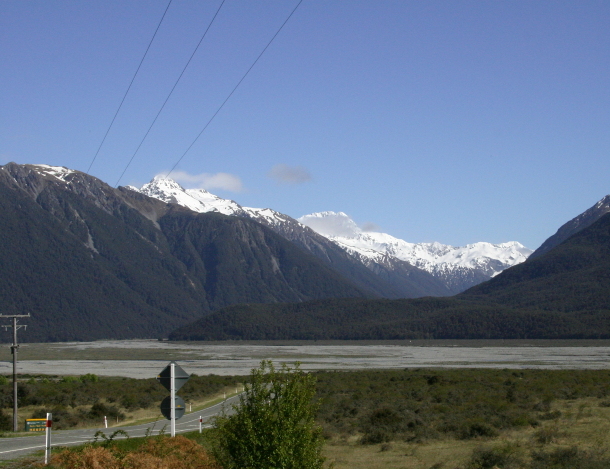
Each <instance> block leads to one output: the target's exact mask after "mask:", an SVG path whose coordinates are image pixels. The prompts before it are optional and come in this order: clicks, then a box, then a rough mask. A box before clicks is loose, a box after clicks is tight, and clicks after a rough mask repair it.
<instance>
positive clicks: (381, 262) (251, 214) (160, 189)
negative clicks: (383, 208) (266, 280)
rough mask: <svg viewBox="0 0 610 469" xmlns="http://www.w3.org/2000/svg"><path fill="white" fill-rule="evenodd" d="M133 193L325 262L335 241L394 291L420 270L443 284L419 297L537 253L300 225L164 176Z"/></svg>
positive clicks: (330, 224)
mask: <svg viewBox="0 0 610 469" xmlns="http://www.w3.org/2000/svg"><path fill="white" fill-rule="evenodd" d="M130 189H132V190H136V191H138V192H141V193H142V194H145V195H148V196H150V197H154V198H156V199H159V200H162V201H164V202H168V203H176V204H179V205H182V206H184V207H187V208H189V209H191V210H193V211H195V212H219V213H222V214H225V215H231V216H239V217H245V218H250V219H253V220H255V221H258V222H259V223H262V224H264V225H266V226H267V227H269V228H271V229H273V230H274V231H276V232H277V233H279V234H281V235H282V236H284V237H285V238H287V239H289V240H291V241H293V242H297V243H298V244H300V245H301V246H302V247H304V248H306V249H308V250H310V251H311V252H312V253H314V254H315V255H317V256H318V257H320V258H322V259H325V258H326V259H328V257H329V252H328V251H329V249H330V247H329V245H328V244H326V243H324V242H325V241H327V242H328V241H330V243H332V244H333V245H335V246H337V247H339V248H340V249H341V250H342V251H344V252H345V253H347V254H348V255H349V257H350V258H352V259H355V260H357V261H358V263H360V264H361V265H364V266H366V267H367V268H368V269H369V270H370V271H372V272H374V273H375V274H377V276H381V277H383V278H384V279H385V281H386V282H389V283H391V284H393V285H394V287H395V288H397V287H399V286H400V285H401V284H402V283H404V282H405V279H409V278H413V277H414V276H417V274H418V273H417V270H422V271H424V272H426V273H428V274H430V275H431V276H432V277H433V278H435V279H437V280H438V281H439V285H431V284H430V283H429V282H430V279H427V280H426V281H425V282H424V281H423V280H421V279H420V280H418V282H419V284H422V282H423V283H424V284H426V285H427V286H426V287H425V288H423V287H422V290H421V291H420V292H419V293H415V294H414V292H410V294H409V296H421V295H449V294H452V293H458V292H460V291H463V290H465V289H466V288H469V287H471V286H473V285H476V284H478V283H481V282H483V281H485V280H488V279H489V278H491V277H493V276H495V275H497V274H498V273H500V272H501V271H503V270H504V269H506V268H508V267H511V266H513V265H516V264H519V263H521V262H523V261H524V260H525V259H526V258H527V256H529V254H530V253H531V252H532V251H531V250H529V249H527V248H526V247H524V246H523V245H521V244H520V243H518V242H510V243H502V244H491V243H485V242H480V243H475V244H470V245H467V246H463V247H454V246H448V245H444V244H440V243H419V244H414V243H409V242H407V241H403V240H401V239H398V238H395V237H393V236H391V235H388V234H384V233H373V232H364V231H362V230H361V229H360V228H359V227H358V226H357V225H356V223H354V221H353V220H352V219H350V218H349V217H348V216H347V215H346V214H344V213H341V212H339V213H335V212H323V213H315V214H311V215H306V216H303V217H301V218H299V219H298V220H295V219H293V218H291V217H289V216H287V215H284V214H282V213H279V212H276V211H275V210H272V209H269V208H265V209H258V208H251V207H242V206H241V205H239V204H238V203H236V202H235V201H233V200H227V199H222V198H220V197H217V196H215V195H214V194H211V193H210V192H208V191H206V190H204V189H184V188H183V187H182V186H180V184H178V183H176V182H175V181H173V180H172V179H168V178H165V177H160V176H157V177H155V178H154V179H153V180H152V181H151V182H150V183H148V184H145V185H144V186H142V187H141V188H140V189H137V188H134V187H130ZM335 255H336V253H335ZM352 268H353V267H352ZM348 271H349V268H347V267H346V268H344V269H343V273H345V272H348ZM396 294H398V295H404V292H401V293H394V294H393V295H391V296H395V295H396ZM386 295H387V293H386Z"/></svg>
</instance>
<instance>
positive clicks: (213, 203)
mask: <svg viewBox="0 0 610 469" xmlns="http://www.w3.org/2000/svg"><path fill="white" fill-rule="evenodd" d="M136 190H137V191H138V192H141V193H142V194H145V195H148V196H149V197H154V198H155V199H159V200H162V201H163V202H166V203H173V204H178V205H181V206H183V207H186V208H189V209H191V210H193V211H194V212H199V213H205V212H219V213H222V214H225V215H239V214H241V213H242V212H243V209H242V207H241V206H240V205H238V204H237V203H236V202H234V201H232V200H227V199H222V198H220V197H218V196H215V195H214V194H211V193H210V192H208V191H206V190H205V189H185V188H183V187H182V186H181V185H180V184H178V183H177V182H176V181H174V180H173V179H170V178H168V177H165V176H155V177H154V178H153V180H152V181H150V182H149V183H148V184H144V185H143V186H142V187H141V188H140V189H136Z"/></svg>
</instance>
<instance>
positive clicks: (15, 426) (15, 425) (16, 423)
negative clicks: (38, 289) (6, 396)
mask: <svg viewBox="0 0 610 469" xmlns="http://www.w3.org/2000/svg"><path fill="white" fill-rule="evenodd" d="M29 317H30V313H28V314H0V318H13V324H12V325H7V326H2V327H4V330H6V331H8V328H9V327H12V328H13V345H11V353H12V354H13V431H14V432H17V431H19V419H18V418H17V351H18V350H19V344H17V329H20V328H22V327H23V328H24V329H25V328H26V327H28V326H26V325H23V324H19V325H17V318H29Z"/></svg>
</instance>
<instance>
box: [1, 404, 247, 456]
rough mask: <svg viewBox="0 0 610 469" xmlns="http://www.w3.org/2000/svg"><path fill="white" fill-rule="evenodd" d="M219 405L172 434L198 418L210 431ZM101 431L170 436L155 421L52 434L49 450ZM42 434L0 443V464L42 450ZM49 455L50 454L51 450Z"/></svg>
mask: <svg viewBox="0 0 610 469" xmlns="http://www.w3.org/2000/svg"><path fill="white" fill-rule="evenodd" d="M238 399H239V396H233V397H230V398H228V399H227V400H226V401H225V402H224V404H225V406H226V407H227V409H230V406H231V404H235V403H237V402H238ZM222 407H223V405H222V403H221V404H216V405H214V406H212V407H208V408H207V409H203V410H200V411H195V412H192V413H190V414H185V415H184V416H183V417H182V418H181V419H180V420H177V421H176V433H184V432H191V431H196V430H198V429H199V417H200V416H201V417H202V419H203V426H204V427H210V426H211V425H210V423H209V421H210V419H211V418H212V417H213V416H215V415H218V414H219V413H220V411H221V410H222ZM98 430H101V431H103V432H104V433H105V434H106V436H110V435H112V433H113V432H115V431H117V430H124V431H125V432H127V434H128V435H129V436H130V437H136V436H145V435H146V433H147V432H148V433H149V434H152V435H157V434H159V433H160V432H165V434H169V433H170V425H169V420H157V421H156V422H149V423H146V424H143V425H133V426H127V427H111V428H108V429H105V428H90V429H86V430H55V431H53V432H52V435H51V443H52V446H53V447H55V446H70V445H80V444H83V443H86V442H88V441H93V439H94V438H95V437H94V435H95V433H96V432H97V431H98ZM116 438H117V439H118V438H125V437H124V436H122V435H117V437H116ZM44 447H45V434H44V432H40V435H34V436H23V437H16V438H2V439H0V460H10V459H16V458H19V457H22V456H26V455H28V454H31V453H34V452H36V451H40V450H44ZM51 451H52V450H51Z"/></svg>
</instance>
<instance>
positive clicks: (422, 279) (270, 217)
mask: <svg viewBox="0 0 610 469" xmlns="http://www.w3.org/2000/svg"><path fill="white" fill-rule="evenodd" d="M129 189H131V190H133V191H136V192H139V193H141V194H145V195H147V196H150V197H153V198H156V199H159V200H162V201H164V202H168V203H175V204H178V205H181V206H183V207H186V208H189V209H191V210H193V211H195V212H199V213H209V212H217V213H222V214H225V215H231V216H236V217H242V218H247V219H250V220H254V221H256V222H258V223H261V224H262V225H264V226H266V227H268V228H270V229H271V230H273V231H275V232H276V233H277V234H279V235H280V236H282V237H284V238H285V239H287V240H289V241H291V242H293V243H295V244H296V245H297V246H299V247H301V248H303V249H305V250H306V251H308V252H310V253H311V254H313V255H314V256H316V257H317V258H318V259H320V260H322V261H323V262H325V263H327V264H328V265H329V266H330V267H331V268H333V269H334V270H336V271H337V272H339V273H340V274H341V275H343V276H344V277H346V278H347V279H349V280H350V281H352V282H353V283H354V284H356V285H358V286H359V287H361V288H363V289H367V290H369V291H372V292H374V293H375V294H376V295H378V296H382V297H385V298H405V297H406V298H415V297H420V296H446V295H450V294H451V293H452V291H451V290H450V289H449V288H447V287H446V285H445V283H444V282H442V281H439V280H438V279H436V278H434V277H433V276H432V275H430V274H429V273H428V272H425V271H423V270H421V269H420V268H418V267H416V266H413V265H411V264H409V263H408V262H402V261H400V260H398V259H388V262H386V263H377V264H376V265H370V264H369V263H367V262H363V260H362V259H360V258H358V257H357V256H354V255H353V254H352V253H350V252H347V251H346V250H345V249H344V248H343V247H342V246H340V245H338V244H337V243H335V242H333V240H330V239H328V238H326V237H325V236H323V235H321V234H319V233H316V232H315V231H314V230H312V229H311V228H310V227H308V226H306V225H304V224H303V223H300V222H299V221H298V220H295V219H294V218H291V217H289V216H288V215H284V214H283V213H279V212H277V211H275V210H272V209H270V208H262V209H259V208H251V207H242V206H241V205H239V204H238V203H237V202H235V201H233V200H226V199H222V198H220V197H217V196H215V195H214V194H211V193H210V192H208V191H206V190H204V189H184V188H183V187H182V186H180V185H179V184H178V183H176V182H175V181H173V180H171V179H167V178H163V177H155V178H154V179H153V180H152V181H151V182H149V183H148V184H145V185H144V186H142V187H141V188H140V189H138V188H135V187H131V186H130V187H129Z"/></svg>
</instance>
